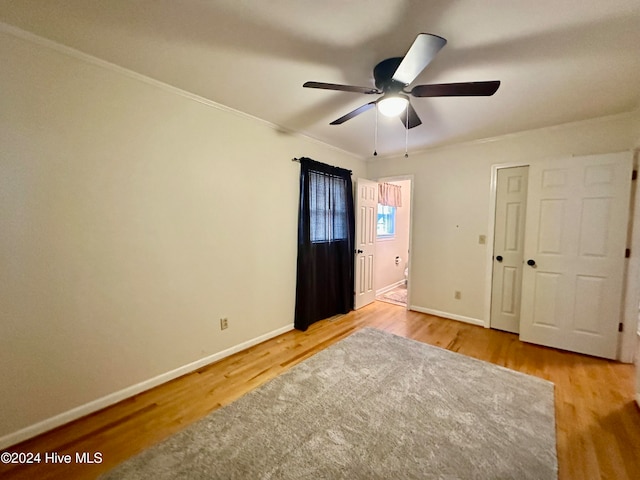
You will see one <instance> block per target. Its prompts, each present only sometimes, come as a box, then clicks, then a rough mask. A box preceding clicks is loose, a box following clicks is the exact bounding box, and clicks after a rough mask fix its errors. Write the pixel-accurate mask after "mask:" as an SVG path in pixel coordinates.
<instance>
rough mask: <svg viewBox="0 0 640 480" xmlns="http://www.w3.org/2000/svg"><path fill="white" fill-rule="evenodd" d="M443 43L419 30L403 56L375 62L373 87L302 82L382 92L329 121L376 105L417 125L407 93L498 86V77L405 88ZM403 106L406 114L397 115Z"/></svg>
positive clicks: (468, 91) (487, 91)
mask: <svg viewBox="0 0 640 480" xmlns="http://www.w3.org/2000/svg"><path fill="white" fill-rule="evenodd" d="M446 43H447V41H446V40H445V39H444V38H442V37H439V36H438V35H433V34H431V33H420V34H418V36H417V37H416V39H415V40H414V42H413V44H412V45H411V48H409V51H408V52H407V54H406V55H405V56H404V57H393V58H387V59H386V60H383V61H382V62H380V63H378V64H377V65H376V66H375V68H374V69H373V78H374V79H375V84H376V88H372V87H357V86H354V85H339V84H335V83H322V82H306V83H305V84H304V85H302V86H303V87H306V88H320V89H323V90H339V91H342V92H354V93H364V94H367V95H371V94H376V95H380V94H381V95H382V97H380V98H378V99H377V100H374V101H373V102H369V103H366V104H364V105H362V106H361V107H358V108H356V109H355V110H353V111H351V112H349V113H347V114H346V115H343V116H342V117H340V118H338V119H337V120H334V121H333V122H331V125H340V124H342V123H344V122H346V121H347V120H351V119H352V118H353V117H355V116H356V115H360V114H361V113H364V112H366V111H367V110H370V109H371V108H373V107H375V106H377V107H378V110H379V111H380V113H382V114H383V115H387V116H390V117H393V116H398V117H399V118H400V120H401V121H402V124H403V125H404V126H405V127H406V128H414V127H417V126H418V125H420V124H421V123H422V121H421V120H420V117H419V116H418V114H417V113H416V111H415V110H414V108H413V107H412V106H411V103H410V101H409V96H410V95H411V96H413V97H467V96H482V97H488V96H491V95H493V94H494V93H496V91H497V90H498V87H499V86H500V81H499V80H493V81H488V82H462V83H441V84H431V85H416V86H415V87H413V88H412V89H411V90H406V88H407V87H408V86H409V84H411V82H413V81H414V80H415V79H416V78H417V76H418V75H420V73H421V72H422V71H423V70H424V69H425V68H426V66H427V65H429V63H430V62H431V60H433V58H434V57H435V56H436V54H437V53H438V52H439V51H440V50H441V49H442V47H444V46H445V44H446ZM405 109H406V114H405V115H400V114H401V113H402V112H404V111H405ZM402 117H404V118H402Z"/></svg>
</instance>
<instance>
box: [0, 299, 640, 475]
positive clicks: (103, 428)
mask: <svg viewBox="0 0 640 480" xmlns="http://www.w3.org/2000/svg"><path fill="white" fill-rule="evenodd" d="M363 327H374V328H378V329H381V330H385V331H388V332H391V333H394V334H396V335H401V336H404V337H408V338H413V339H415V340H419V341H422V342H425V343H429V344H432V345H437V346H439V347H443V348H447V349H449V350H452V351H455V352H459V353H462V354H464V355H468V356H471V357H475V358H478V359H481V360H485V361H489V362H492V363H495V364H497V365H502V366H504V367H507V368H511V369H514V370H518V371H520V372H523V373H527V374H530V375H535V376H538V377H541V378H545V379H547V380H550V381H552V382H554V383H555V385H556V388H555V400H556V430H557V447H558V462H559V470H560V471H559V478H560V479H561V480H569V479H579V480H589V479H615V480H625V479H629V480H631V479H636V480H637V479H639V478H640V409H638V407H637V406H636V404H635V402H634V395H635V394H634V391H635V389H634V374H635V370H634V368H635V367H634V366H633V365H625V364H620V363H616V362H611V361H607V360H601V359H597V358H592V357H587V356H584V355H578V354H573V353H568V352H562V351H558V350H553V349H550V348H545V347H539V346H535V345H530V344H525V343H522V342H520V341H519V340H518V337H517V336H516V335H513V334H509V333H504V332H499V331H496V330H490V329H485V328H482V327H476V326H473V325H468V324H465V323H460V322H456V321H453V320H446V319H442V318H438V317H434V316H431V315H425V314H421V313H417V312H409V311H406V310H405V309H404V308H402V307H399V306H395V305H391V304H388V303H382V302H374V303H373V304H371V305H369V306H367V307H365V308H363V309H361V310H358V311H357V312H351V313H350V314H348V315H345V316H343V317H340V318H338V319H333V320H324V321H322V322H318V323H316V324H314V325H312V326H311V327H310V328H309V330H308V331H307V332H298V331H291V332H287V333H285V334H283V335H280V336H279V337H276V338H273V339H271V340H269V341H266V342H264V343H261V344H259V345H256V346H254V347H252V348H250V349H248V350H245V351H243V352H240V353H237V354H235V355H232V356H230V357H228V358H225V359H223V360H221V361H219V362H217V363H214V364H212V365H209V366H206V367H204V368H201V369H200V370H198V371H196V372H193V373H191V374H188V375H185V376H183V377H180V378H178V379H176V380H173V381H171V382H169V383H167V384H164V385H161V386H159V387H156V388H154V389H153V390H150V391H147V392H144V393H142V394H139V395H137V396H135V397H133V398H130V399H127V400H124V401H122V402H120V403H118V404H117V405H114V406H112V407H109V408H107V409H105V410H102V411H100V412H97V413H95V414H92V415H89V416H87V417H85V418H82V419H80V420H77V421H75V422H72V423H70V424H67V425H65V426H62V427H60V428H58V429H56V430H53V431H51V432H48V433H46V434H43V435H41V436H39V437H36V438H34V439H32V440H29V441H26V442H23V443H22V444H20V445H16V446H14V447H11V448H9V449H7V450H8V451H12V452H40V453H41V454H42V455H43V456H44V454H45V453H46V452H49V453H50V452H57V453H58V454H60V455H63V454H71V455H72V456H73V457H74V458H73V461H72V463H71V464H67V465H51V464H44V463H41V464H36V465H29V466H15V465H2V464H0V478H3V479H34V478H37V479H85V478H86V479H89V478H95V477H96V476H97V475H99V474H100V473H101V472H104V471H107V470H109V469H111V468H112V467H114V466H115V465H117V464H118V463H120V462H122V461H124V460H126V459H127V458H129V457H130V456H132V455H134V454H136V453H138V452H140V451H141V450H144V449H145V448H147V447H149V446H151V445H153V444H155V443H157V442H159V441H160V440H162V439H164V438H166V437H167V436H169V435H171V434H172V433H174V432H177V431H178V430H180V429H182V428H184V427H185V426H186V425H188V424H190V423H192V422H194V421H195V420H197V419H199V418H201V417H203V416H205V415H206V414H207V413H209V412H211V411H213V410H215V409H217V408H219V407H220V406H221V405H225V404H228V403H230V402H232V401H233V400H235V399H237V398H239V397H240V396H242V395H243V394H244V393H246V392H248V391H249V390H251V389H253V388H255V387H257V386H259V385H261V384H262V383H264V382H266V381H267V380H269V379H272V378H274V377H276V376H277V375H279V374H280V373H282V372H284V371H285V370H287V369H288V368H290V367H291V366H293V365H295V364H296V363H298V362H300V361H302V360H304V359H305V358H308V357H310V356H311V355H313V354H314V353H316V352H318V351H320V350H322V349H324V348H326V347H328V346H329V345H331V344H333V343H335V342H336V341H338V340H340V339H342V338H344V337H346V336H347V335H349V334H351V333H352V332H354V331H356V330H358V329H360V328H363ZM77 452H78V453H82V452H88V453H89V455H90V456H93V454H94V453H96V452H100V453H101V454H102V463H99V464H93V465H87V464H77V463H76V462H75V455H76V453H77ZM43 458H44V457H43Z"/></svg>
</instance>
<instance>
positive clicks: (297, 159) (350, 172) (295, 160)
mask: <svg viewBox="0 0 640 480" xmlns="http://www.w3.org/2000/svg"><path fill="white" fill-rule="evenodd" d="M291 161H292V162H298V163H300V159H299V158H296V157H293V158H292V159H291ZM345 170H346V169H345ZM347 172H349V175H353V172H352V171H351V170H347Z"/></svg>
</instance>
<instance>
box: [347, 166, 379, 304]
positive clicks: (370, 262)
mask: <svg viewBox="0 0 640 480" xmlns="http://www.w3.org/2000/svg"><path fill="white" fill-rule="evenodd" d="M356 192H357V194H356V202H355V210H356V242H355V245H356V251H355V289H354V290H355V297H354V302H353V303H354V308H355V309H356V310H357V309H358V308H361V307H364V306H365V305H368V304H370V303H372V302H373V301H374V300H375V299H376V289H375V285H374V281H373V278H374V273H375V270H374V267H375V263H374V261H375V250H376V218H377V212H378V183H377V182H372V181H371V180H365V179H362V178H359V179H358V180H357V181H356Z"/></svg>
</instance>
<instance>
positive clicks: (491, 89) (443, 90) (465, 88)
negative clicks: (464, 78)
mask: <svg viewBox="0 0 640 480" xmlns="http://www.w3.org/2000/svg"><path fill="white" fill-rule="evenodd" d="M499 86H500V80H493V81H490V82H462V83H440V84H433V85H416V86H415V87H413V89H411V95H413V96H414V97H490V96H491V95H493V94H494V93H496V91H497V90H498V87H499Z"/></svg>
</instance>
